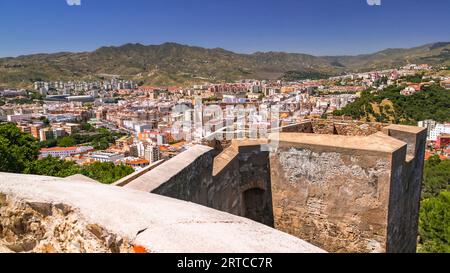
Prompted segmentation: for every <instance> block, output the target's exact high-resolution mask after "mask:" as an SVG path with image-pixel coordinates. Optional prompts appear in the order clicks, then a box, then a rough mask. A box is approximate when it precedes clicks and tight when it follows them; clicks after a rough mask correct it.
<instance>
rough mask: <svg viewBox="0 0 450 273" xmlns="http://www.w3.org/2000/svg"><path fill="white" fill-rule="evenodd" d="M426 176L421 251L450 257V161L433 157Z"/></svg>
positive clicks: (420, 232) (429, 161)
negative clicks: (449, 255)
mask: <svg viewBox="0 0 450 273" xmlns="http://www.w3.org/2000/svg"><path fill="white" fill-rule="evenodd" d="M424 174H425V175H424V185H423V193H422V198H423V200H422V203H421V208H420V215H419V235H420V239H419V251H421V252H430V253H438V252H444V253H450V160H440V159H439V157H438V156H434V157H431V158H430V159H429V160H428V161H427V162H426V164H425V173H424Z"/></svg>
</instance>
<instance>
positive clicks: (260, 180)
mask: <svg viewBox="0 0 450 273" xmlns="http://www.w3.org/2000/svg"><path fill="white" fill-rule="evenodd" d="M213 177H214V180H213V181H214V183H213V184H212V186H213V188H211V189H210V193H211V199H210V203H209V204H208V206H209V207H212V208H215V209H220V210H223V211H227V212H230V213H233V214H235V215H239V216H244V217H247V218H250V219H252V220H255V221H257V222H260V223H263V224H266V225H268V226H272V227H273V225H274V220H273V208H272V189H271V182H270V168H269V152H265V151H262V150H261V142H251V141H247V142H243V141H241V142H236V141H233V143H232V145H231V147H229V148H227V149H225V150H224V152H222V153H221V154H220V155H219V156H218V157H216V158H215V160H214V172H213Z"/></svg>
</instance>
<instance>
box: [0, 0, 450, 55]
mask: <svg viewBox="0 0 450 273" xmlns="http://www.w3.org/2000/svg"><path fill="white" fill-rule="evenodd" d="M71 1H76V0H71ZM449 22H450V1H449V0H381V6H369V5H368V4H367V2H366V0H220V1H219V0H81V5H80V6H69V5H68V4H67V3H66V0H0V37H1V38H0V56H3V57H4V56H17V55H21V54H30V53H40V52H59V51H90V50H94V49H96V48H98V47H100V46H105V45H121V44H125V43H137V42H139V43H143V44H160V43H164V42H178V43H183V44H189V45H197V46H203V47H208V48H214V47H222V48H225V49H229V50H233V51H236V52H242V53H252V52H256V51H288V52H301V53H310V54H315V55H337V54H339V55H341V54H360V53H370V52H375V51H377V50H381V49H385V48H392V47H413V46H417V45H422V44H426V43H430V42H437V41H450V27H449Z"/></svg>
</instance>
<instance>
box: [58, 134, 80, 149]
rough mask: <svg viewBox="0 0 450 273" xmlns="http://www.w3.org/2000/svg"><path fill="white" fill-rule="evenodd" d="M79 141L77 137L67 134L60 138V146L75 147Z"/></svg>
mask: <svg viewBox="0 0 450 273" xmlns="http://www.w3.org/2000/svg"><path fill="white" fill-rule="evenodd" d="M76 144H77V143H76V141H75V139H74V138H73V137H71V136H66V137H62V138H60V139H58V147H73V146H75V145H76Z"/></svg>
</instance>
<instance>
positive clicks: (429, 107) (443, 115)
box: [334, 85, 450, 125]
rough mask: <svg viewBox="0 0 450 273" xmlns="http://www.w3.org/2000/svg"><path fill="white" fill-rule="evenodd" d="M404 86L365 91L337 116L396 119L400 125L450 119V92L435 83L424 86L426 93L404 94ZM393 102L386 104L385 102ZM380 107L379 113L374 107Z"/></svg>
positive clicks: (387, 120)
mask: <svg viewBox="0 0 450 273" xmlns="http://www.w3.org/2000/svg"><path fill="white" fill-rule="evenodd" d="M402 88H403V87H396V86H389V87H387V88H386V89H384V90H383V91H380V92H375V91H370V90H367V91H364V92H362V94H361V97H360V98H358V99H357V100H356V101H355V102H354V103H351V104H349V105H347V106H346V107H344V108H343V109H342V110H338V111H335V112H334V115H336V116H342V115H345V116H351V117H353V118H354V119H363V120H366V121H372V120H371V118H374V119H375V120H376V121H378V122H385V123H388V122H393V123H397V124H414V125H417V122H418V121H421V120H426V119H433V120H436V121H438V122H446V121H450V92H449V91H448V90H445V89H444V88H442V87H440V86H439V85H432V86H429V87H424V88H423V91H422V92H419V93H416V94H413V95H411V96H403V95H401V94H400V91H401V90H402ZM386 101H388V102H390V103H391V104H392V106H390V105H383V102H386ZM374 105H377V106H378V107H379V109H380V111H379V113H377V112H376V111H375V109H374Z"/></svg>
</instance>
